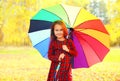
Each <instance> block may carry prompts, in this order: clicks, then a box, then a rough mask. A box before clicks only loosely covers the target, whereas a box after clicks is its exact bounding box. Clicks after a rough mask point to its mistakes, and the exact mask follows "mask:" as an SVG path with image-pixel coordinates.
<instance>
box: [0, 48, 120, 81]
mask: <svg viewBox="0 0 120 81" xmlns="http://www.w3.org/2000/svg"><path fill="white" fill-rule="evenodd" d="M119 58H120V48H111V51H110V52H109V53H108V54H107V56H106V57H105V59H104V60H103V62H101V63H98V64H95V65H93V66H92V67H90V68H81V69H73V81H120V59H119ZM49 66H50V61H48V60H46V59H44V58H43V57H42V56H41V55H40V54H39V53H38V51H36V50H35V49H33V48H30V47H19V48H16V47H0V81H46V79H47V76H48V71H49Z"/></svg>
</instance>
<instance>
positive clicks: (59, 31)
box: [54, 24, 64, 39]
mask: <svg viewBox="0 0 120 81" xmlns="http://www.w3.org/2000/svg"><path fill="white" fill-rule="evenodd" d="M54 34H55V36H56V37H57V38H58V39H59V38H63V37H64V32H63V29H62V26H61V25H59V24H56V25H55V27H54Z"/></svg>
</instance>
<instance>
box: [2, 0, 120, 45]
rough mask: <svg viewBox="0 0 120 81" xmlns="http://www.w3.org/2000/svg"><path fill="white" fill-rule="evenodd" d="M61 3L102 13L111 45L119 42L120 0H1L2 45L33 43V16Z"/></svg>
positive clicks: (97, 13)
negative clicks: (31, 23) (29, 33)
mask: <svg viewBox="0 0 120 81" xmlns="http://www.w3.org/2000/svg"><path fill="white" fill-rule="evenodd" d="M59 3H64V4H68V5H73V6H79V7H84V8H85V9H87V10H88V11H89V12H91V13H92V14H94V15H95V16H97V17H99V18H100V19H101V20H102V21H103V23H104V25H105V26H106V29H107V30H108V31H109V33H110V46H112V47H119V46H120V23H119V22H120V15H119V14H120V0H52V1H49V0H0V46H31V42H30V40H29V37H28V33H27V32H28V29H29V24H30V19H31V18H32V17H33V16H34V15H35V14H36V13H37V12H38V11H39V10H40V9H41V8H45V7H48V6H52V5H55V4H59Z"/></svg>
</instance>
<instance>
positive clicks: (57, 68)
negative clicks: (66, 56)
mask: <svg viewBox="0 0 120 81" xmlns="http://www.w3.org/2000/svg"><path fill="white" fill-rule="evenodd" d="M60 64H61V62H59V64H58V66H57V67H56V71H55V74H54V81H58V80H57V78H56V75H57V72H58V70H59V69H60Z"/></svg>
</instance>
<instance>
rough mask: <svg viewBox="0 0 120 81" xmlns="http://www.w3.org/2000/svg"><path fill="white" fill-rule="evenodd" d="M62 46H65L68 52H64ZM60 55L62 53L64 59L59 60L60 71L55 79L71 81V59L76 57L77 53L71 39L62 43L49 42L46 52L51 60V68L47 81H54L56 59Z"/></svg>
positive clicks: (56, 41)
mask: <svg viewBox="0 0 120 81" xmlns="http://www.w3.org/2000/svg"><path fill="white" fill-rule="evenodd" d="M62 45H67V47H68V49H69V52H66V51H64V50H63V49H62ZM61 53H64V54H65V57H64V59H62V60H61V65H60V69H59V70H58V73H57V79H59V81H72V75H71V59H72V57H73V56H76V55H77V52H76V49H75V46H74V44H73V41H72V40H71V39H68V40H67V39H66V40H64V41H58V40H54V41H51V43H50V46H49V50H48V58H49V59H50V60H51V66H50V71H49V74H48V79H47V81H54V73H55V71H56V67H57V65H58V63H59V61H58V58H59V55H60V54H61Z"/></svg>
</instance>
